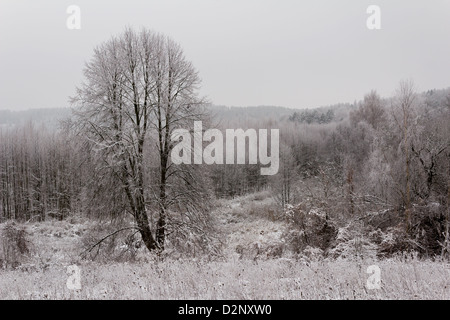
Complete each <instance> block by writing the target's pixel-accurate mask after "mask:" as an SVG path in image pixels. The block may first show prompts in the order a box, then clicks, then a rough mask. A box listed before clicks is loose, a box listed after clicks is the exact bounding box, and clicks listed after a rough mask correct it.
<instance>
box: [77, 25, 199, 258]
mask: <svg viewBox="0 0 450 320" xmlns="http://www.w3.org/2000/svg"><path fill="white" fill-rule="evenodd" d="M84 75H85V80H86V81H85V83H84V84H83V85H82V86H81V88H79V89H78V91H77V95H76V97H74V98H73V99H72V102H73V104H74V120H73V128H75V129H76V132H78V134H79V135H81V136H83V137H85V138H86V142H87V144H88V145H89V146H90V148H91V150H92V152H93V153H94V154H95V159H96V168H95V169H96V170H97V172H100V173H102V174H101V175H97V177H99V178H100V177H102V176H103V177H108V178H109V177H111V178H112V179H113V181H115V182H116V186H117V187H118V188H121V190H122V191H123V193H124V195H125V196H126V199H127V204H128V205H127V211H128V212H130V213H131V214H132V216H133V217H134V220H135V222H136V226H137V229H138V230H139V232H140V234H141V237H142V240H143V242H144V243H145V245H146V247H147V248H148V250H150V251H152V250H155V249H163V247H164V228H165V219H166V218H165V210H166V207H167V202H166V184H167V178H168V176H167V175H168V167H169V166H170V163H169V153H170V150H171V143H170V133H171V132H172V130H173V128H175V127H176V125H177V122H178V121H181V120H182V119H186V117H185V114H189V112H187V111H186V110H190V108H194V107H195V106H196V105H197V104H199V103H200V102H199V101H198V99H197V98H196V97H197V89H198V88H197V85H198V84H199V78H198V75H197V73H196V72H195V70H194V68H193V67H192V65H191V64H190V63H189V62H187V61H186V59H185V57H184V55H183V52H182V50H181V48H180V47H179V46H178V45H177V44H176V43H175V42H174V41H172V40H171V39H169V38H167V37H165V36H163V35H161V34H155V33H153V32H151V31H148V30H145V29H144V30H142V31H140V32H135V31H133V30H131V29H127V30H125V32H124V33H122V34H121V35H119V36H118V37H113V38H112V39H110V40H109V41H107V42H105V43H103V44H102V45H100V46H98V47H97V48H96V49H95V51H94V56H93V58H92V59H91V61H90V62H89V63H87V65H86V68H85V70H84ZM185 111H186V112H185ZM175 115H176V116H175ZM154 128H156V130H157V137H158V151H159V161H160V179H159V186H160V193H159V205H160V217H159V222H158V228H157V231H156V236H154V234H153V232H152V228H151V226H150V221H149V215H148V203H149V202H150V199H149V195H150V194H151V192H149V185H148V183H147V182H146V181H147V179H146V178H145V177H146V176H147V175H148V171H149V170H148V168H146V167H145V164H146V161H145V155H146V154H147V148H149V146H151V139H152V129H154Z"/></svg>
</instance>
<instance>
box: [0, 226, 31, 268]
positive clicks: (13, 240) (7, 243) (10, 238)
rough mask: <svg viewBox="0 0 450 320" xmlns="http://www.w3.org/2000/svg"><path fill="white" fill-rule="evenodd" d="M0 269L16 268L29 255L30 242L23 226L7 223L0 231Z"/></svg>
mask: <svg viewBox="0 0 450 320" xmlns="http://www.w3.org/2000/svg"><path fill="white" fill-rule="evenodd" d="M0 232H1V233H0V235H1V236H0V267H2V268H13V269H15V268H17V267H19V266H20V265H21V264H23V263H24V262H25V260H26V259H27V258H28V256H29V254H30V241H29V240H28V233H27V231H26V229H25V226H21V225H18V224H16V223H15V222H8V223H6V224H5V225H4V227H3V228H2V229H0Z"/></svg>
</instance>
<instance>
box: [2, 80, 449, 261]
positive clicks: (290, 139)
mask: <svg viewBox="0 0 450 320" xmlns="http://www.w3.org/2000/svg"><path fill="white" fill-rule="evenodd" d="M206 110H207V114H208V115H209V118H208V119H209V123H210V126H211V127H217V128H219V129H226V128H244V129H246V128H255V129H258V128H279V129H280V133H281V146H280V148H281V149H280V157H281V158H280V170H279V173H278V174H277V175H275V176H273V177H268V176H261V175H260V174H259V172H260V171H259V166H258V165H212V166H195V165H192V166H191V167H190V168H184V169H183V175H181V176H178V177H177V178H176V180H174V181H172V182H170V183H168V184H167V197H168V198H169V196H173V198H171V199H172V200H171V201H170V209H169V207H168V208H167V210H172V211H174V212H176V211H177V210H179V208H180V207H179V203H178V202H177V201H178V198H177V197H181V195H182V194H184V193H182V192H180V190H181V189H180V188H182V189H183V190H186V188H188V189H189V188H190V190H195V193H193V194H190V195H189V197H191V198H192V199H194V202H195V201H196V199H206V200H205V201H204V202H203V200H202V205H203V204H204V205H205V206H209V205H210V204H211V203H212V202H211V201H214V199H217V198H232V197H235V196H240V195H244V194H248V193H252V192H257V191H261V190H269V191H270V194H271V195H272V196H273V198H274V199H276V201H277V203H278V204H279V212H280V213H286V212H290V213H291V214H292V212H294V213H295V212H297V216H296V218H295V219H297V220H295V219H294V218H293V219H294V220H295V221H294V220H293V223H297V224H300V223H304V222H305V221H304V220H302V221H303V222H302V221H298V218H299V215H298V212H313V211H314V210H315V209H320V211H321V212H324V213H325V219H326V220H327V221H330V223H338V224H340V225H345V223H349V221H354V220H355V219H362V221H367V219H369V220H371V221H372V222H373V221H377V222H376V224H377V225H378V227H379V228H380V230H385V229H383V228H387V227H391V228H393V227H395V228H397V229H396V230H397V235H398V239H400V238H401V239H405V240H402V241H403V242H402V244H399V243H397V245H399V246H403V247H402V248H403V249H404V248H408V246H415V248H416V249H417V248H418V250H419V251H421V252H423V253H424V254H430V255H432V254H440V253H442V251H443V250H444V248H448V243H449V221H448V219H449V202H450V126H449V123H450V89H442V90H429V91H427V92H423V93H417V92H415V91H414V87H413V84H412V83H411V82H402V83H401V84H400V85H399V88H398V90H397V94H396V95H395V96H393V97H387V98H382V97H380V96H379V95H378V94H377V92H376V91H372V92H370V93H368V94H367V95H366V96H365V97H364V99H363V100H361V101H358V102H355V103H353V104H339V105H334V106H329V107H321V108H316V109H301V110H296V109H288V108H282V107H247V108H245V107H239V108H238V107H236V108H234V107H223V106H209V107H207V108H206ZM71 117H72V115H71V112H70V109H64V108H62V109H42V110H29V111H17V112H13V111H5V110H1V111H0V222H3V221H6V220H11V219H12V220H19V221H29V220H38V221H43V220H46V219H50V218H51V219H55V218H56V219H65V218H67V217H69V216H71V215H86V216H92V217H100V216H108V217H115V216H119V215H120V214H121V213H122V212H126V211H127V210H129V209H128V208H127V206H128V204H127V201H126V199H125V198H126V195H124V194H123V193H122V192H121V188H120V185H117V184H115V183H114V182H113V180H108V178H105V175H109V174H111V175H112V174H114V173H112V172H110V173H108V172H105V171H104V170H103V169H102V167H101V165H100V166H99V164H98V162H97V161H98V159H96V156H95V152H96V151H95V150H94V148H93V147H92V145H90V144H89V143H87V142H86V140H85V138H84V137H82V136H79V135H77V134H76V133H74V131H73V130H72V129H71V121H72V120H71ZM149 135H150V137H151V139H149V140H148V142H147V143H148V145H146V146H145V152H144V155H145V157H144V159H143V161H144V162H143V163H144V164H145V170H144V171H143V172H144V174H145V176H144V177H143V183H144V185H145V189H144V193H145V194H146V202H145V206H146V207H147V208H148V211H149V212H151V211H152V210H154V211H155V212H156V211H158V210H160V209H159V207H158V197H154V196H153V195H154V194H156V193H158V192H159V188H160V184H159V183H158V181H159V180H158V179H159V173H158V170H159V169H160V165H159V163H158V161H157V159H155V156H154V150H156V149H155V147H154V145H156V143H157V135H155V133H154V132H153V133H152V132H149ZM191 178H192V180H191ZM177 208H178V209H177ZM184 208H185V209H183V210H186V207H184ZM313 209H314V210H313ZM203 210H206V211H207V210H208V209H207V207H206V209H205V208H203ZM311 210H313V211H311ZM150 216H151V215H150ZM294 216H295V214H294ZM151 219H152V218H150V224H152V225H153V226H155V225H156V224H157V221H156V220H155V221H152V220H151ZM175 221H176V220H173V223H174V225H175V224H176V222H175ZM386 221H390V222H389V223H388V222H386ZM178 222H179V221H178ZM153 228H155V227H153ZM399 241H400V240H399ZM400 242H401V241H400ZM399 250H400V249H399Z"/></svg>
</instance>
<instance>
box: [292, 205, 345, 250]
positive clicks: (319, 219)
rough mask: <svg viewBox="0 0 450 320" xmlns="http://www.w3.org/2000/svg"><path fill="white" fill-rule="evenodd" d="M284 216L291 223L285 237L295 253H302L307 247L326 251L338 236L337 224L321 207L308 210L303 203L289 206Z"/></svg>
mask: <svg viewBox="0 0 450 320" xmlns="http://www.w3.org/2000/svg"><path fill="white" fill-rule="evenodd" d="M284 217H285V219H286V220H287V221H288V222H289V223H290V225H291V229H290V230H289V231H288V232H287V233H285V235H284V238H285V239H286V241H287V243H288V244H289V245H290V247H291V250H292V251H293V252H295V253H300V252H302V251H303V250H305V249H306V248H307V247H312V248H318V249H320V250H322V251H325V250H327V249H328V248H329V247H330V245H331V244H332V242H333V241H334V239H335V238H336V235H337V228H336V226H335V225H334V223H333V222H332V221H330V220H329V219H327V216H326V214H325V213H324V212H323V211H322V210H320V209H317V208H313V209H310V210H307V209H306V207H305V206H303V205H302V204H300V205H298V206H296V207H293V206H289V207H287V210H286V212H285V216H284Z"/></svg>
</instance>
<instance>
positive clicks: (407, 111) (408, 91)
mask: <svg viewBox="0 0 450 320" xmlns="http://www.w3.org/2000/svg"><path fill="white" fill-rule="evenodd" d="M416 99H417V94H416V89H415V85H414V82H413V81H412V80H403V81H401V82H400V86H399V88H398V89H397V96H396V100H395V105H394V112H393V116H394V120H395V122H396V124H397V126H398V128H399V129H400V131H401V132H402V152H403V155H404V168H405V187H404V190H403V191H402V196H403V203H404V205H405V223H406V230H407V232H409V227H410V220H411V172H410V163H411V155H410V152H409V151H410V137H411V135H412V133H411V130H412V127H413V120H414V119H413V117H414V107H415V103H416Z"/></svg>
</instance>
